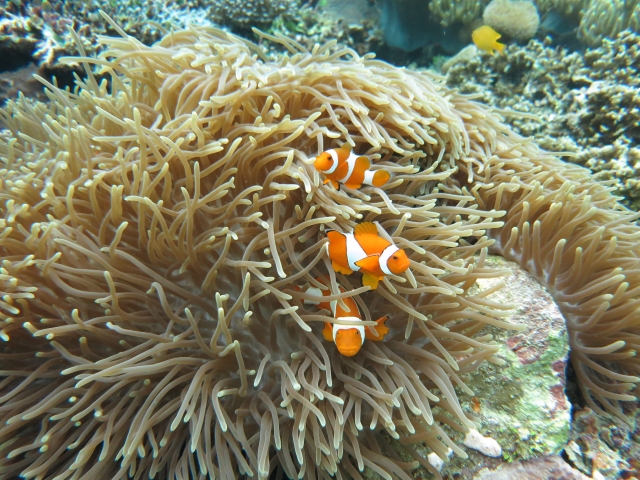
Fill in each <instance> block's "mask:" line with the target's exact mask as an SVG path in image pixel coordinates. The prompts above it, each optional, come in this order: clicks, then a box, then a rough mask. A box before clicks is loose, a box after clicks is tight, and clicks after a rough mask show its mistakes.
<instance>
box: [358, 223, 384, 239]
mask: <svg viewBox="0 0 640 480" xmlns="http://www.w3.org/2000/svg"><path fill="white" fill-rule="evenodd" d="M353 235H354V237H356V240H357V239H358V237H361V236H363V235H375V236H376V237H377V236H378V229H377V228H376V226H375V225H374V224H373V223H371V222H362V223H359V224H358V225H356V228H354V229H353Z"/></svg>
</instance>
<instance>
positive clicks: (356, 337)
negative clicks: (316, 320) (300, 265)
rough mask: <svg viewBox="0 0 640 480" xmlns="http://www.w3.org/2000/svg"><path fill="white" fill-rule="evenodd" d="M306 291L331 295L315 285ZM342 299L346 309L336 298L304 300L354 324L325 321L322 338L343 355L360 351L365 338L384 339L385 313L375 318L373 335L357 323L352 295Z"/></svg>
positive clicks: (317, 294)
mask: <svg viewBox="0 0 640 480" xmlns="http://www.w3.org/2000/svg"><path fill="white" fill-rule="evenodd" d="M317 280H318V281H319V282H320V283H323V284H324V285H327V284H328V281H326V280H322V279H320V278H318V279H317ZM340 291H341V292H345V291H346V290H345V289H344V288H342V287H340ZM306 293H309V294H312V295H315V296H318V297H319V296H328V295H331V291H330V290H329V288H327V289H325V290H321V289H319V288H316V287H310V288H308V289H307V292H306ZM342 301H343V302H344V304H345V305H346V307H347V310H345V309H344V308H342V307H341V306H340V302H338V301H337V300H332V301H331V302H317V303H316V302H312V301H309V300H305V303H312V304H314V305H318V306H319V307H320V308H322V309H325V310H329V311H330V312H331V313H332V314H333V316H334V318H336V319H340V320H344V321H347V322H349V323H350V324H351V323H353V324H354V326H351V325H338V324H335V323H329V322H325V324H324V329H323V330H322V335H323V336H324V339H325V340H327V341H328V342H334V343H335V344H336V348H337V349H338V351H339V352H340V354H342V355H344V356H345V357H353V356H354V355H355V354H356V353H358V352H359V351H360V348H362V345H363V344H364V339H365V338H367V339H369V340H373V341H376V342H379V341H381V340H382V339H384V337H385V335H386V334H387V333H389V329H388V328H387V327H386V326H385V324H384V322H385V321H387V319H388V318H389V317H388V316H386V315H385V316H384V317H381V318H379V319H378V320H376V323H377V325H376V326H375V327H374V329H375V331H376V333H377V335H374V334H373V333H372V332H371V330H370V329H369V328H367V327H365V326H364V325H359V323H361V322H362V315H361V314H360V310H359V309H358V305H356V302H355V301H354V300H353V297H347V298H344V299H342Z"/></svg>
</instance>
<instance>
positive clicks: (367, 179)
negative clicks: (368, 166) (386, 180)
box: [362, 170, 375, 185]
mask: <svg viewBox="0 0 640 480" xmlns="http://www.w3.org/2000/svg"><path fill="white" fill-rule="evenodd" d="M374 173H375V172H372V171H371V170H367V171H366V172H364V180H363V181H362V183H364V184H365V185H373V174H374Z"/></svg>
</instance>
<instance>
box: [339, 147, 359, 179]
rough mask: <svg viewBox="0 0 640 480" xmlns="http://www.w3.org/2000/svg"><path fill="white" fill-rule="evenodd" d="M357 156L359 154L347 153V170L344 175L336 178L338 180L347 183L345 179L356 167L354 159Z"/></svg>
mask: <svg viewBox="0 0 640 480" xmlns="http://www.w3.org/2000/svg"><path fill="white" fill-rule="evenodd" d="M358 157H359V155H356V154H354V153H353V152H351V153H349V158H347V165H348V166H349V170H348V171H347V174H346V175H345V176H344V177H342V178H339V179H338V181H339V182H342V183H348V182H347V180H349V178H351V174H352V173H353V170H354V169H355V168H356V160H358Z"/></svg>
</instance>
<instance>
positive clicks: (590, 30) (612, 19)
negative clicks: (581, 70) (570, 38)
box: [578, 0, 640, 46]
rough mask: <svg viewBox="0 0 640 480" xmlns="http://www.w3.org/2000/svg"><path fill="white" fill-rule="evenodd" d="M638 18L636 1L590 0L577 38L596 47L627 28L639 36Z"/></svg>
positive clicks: (639, 11)
mask: <svg viewBox="0 0 640 480" xmlns="http://www.w3.org/2000/svg"><path fill="white" fill-rule="evenodd" d="M639 18H640V2H638V0H608V1H606V2H602V1H599V0H591V1H590V2H589V4H588V5H587V6H586V8H585V9H584V13H583V14H582V17H581V19H580V26H579V28H578V37H579V38H580V39H581V40H582V41H583V42H585V43H586V44H587V45H590V46H598V45H600V44H601V43H602V41H603V40H604V39H605V38H614V37H616V36H617V35H618V34H619V33H620V32H622V31H623V30H625V29H627V28H628V29H631V30H632V31H635V32H636V33H639V34H640V28H639V27H640V23H639V22H638V19H639Z"/></svg>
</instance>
